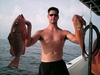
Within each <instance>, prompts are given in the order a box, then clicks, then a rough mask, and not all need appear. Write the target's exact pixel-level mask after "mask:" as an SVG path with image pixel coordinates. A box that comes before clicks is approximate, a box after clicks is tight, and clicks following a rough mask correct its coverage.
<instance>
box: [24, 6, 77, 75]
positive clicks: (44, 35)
mask: <svg viewBox="0 0 100 75" xmlns="http://www.w3.org/2000/svg"><path fill="white" fill-rule="evenodd" d="M47 18H48V20H49V25H48V27H47V28H45V29H43V30H38V31H37V32H36V33H35V34H34V35H33V36H32V37H31V23H30V22H29V21H26V24H27V26H28V28H27V30H28V37H27V39H28V41H27V47H29V46H32V45H33V44H35V43H36V42H37V41H38V40H39V41H40V43H41V47H42V53H41V64H40V67H39V75H69V72H68V69H67V67H66V64H65V62H64V61H63V59H62V56H63V46H64V43H65V41H66V40H67V39H68V40H70V41H71V42H74V43H77V44H78V42H77V39H76V37H75V35H74V34H72V33H71V32H69V31H68V30H62V29H60V28H59V27H58V25H57V21H58V19H59V10H58V9H57V8H56V7H51V8H49V9H48V15H47Z"/></svg>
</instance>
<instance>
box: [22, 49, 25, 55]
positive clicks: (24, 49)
mask: <svg viewBox="0 0 100 75" xmlns="http://www.w3.org/2000/svg"><path fill="white" fill-rule="evenodd" d="M24 54H25V47H24V50H23V52H22V55H24Z"/></svg>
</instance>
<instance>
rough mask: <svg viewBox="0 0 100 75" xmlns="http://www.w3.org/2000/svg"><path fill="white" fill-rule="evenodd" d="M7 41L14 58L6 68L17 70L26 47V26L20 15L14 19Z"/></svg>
mask: <svg viewBox="0 0 100 75" xmlns="http://www.w3.org/2000/svg"><path fill="white" fill-rule="evenodd" d="M8 40H9V43H10V54H11V55H13V56H14V57H15V58H14V59H13V60H12V61H11V63H10V64H9V65H8V66H13V67H16V68H17V67H18V65H19V59H20V56H21V55H23V54H24V53H25V47H26V44H25V41H26V26H25V18H24V16H23V15H22V14H21V15H19V16H18V17H17V18H16V19H15V21H14V23H13V25H12V28H11V31H10V33H9V36H8Z"/></svg>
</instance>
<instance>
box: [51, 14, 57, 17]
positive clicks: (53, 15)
mask: <svg viewBox="0 0 100 75" xmlns="http://www.w3.org/2000/svg"><path fill="white" fill-rule="evenodd" d="M49 16H55V17H57V16H58V14H49Z"/></svg>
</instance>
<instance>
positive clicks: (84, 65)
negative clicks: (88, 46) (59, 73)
mask: <svg viewBox="0 0 100 75" xmlns="http://www.w3.org/2000/svg"><path fill="white" fill-rule="evenodd" d="M66 65H67V68H68V70H69V73H70V75H88V59H87V61H85V60H84V58H83V57H82V56H79V57H77V58H75V59H74V60H72V61H70V62H68V63H67V64H66Z"/></svg>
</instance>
